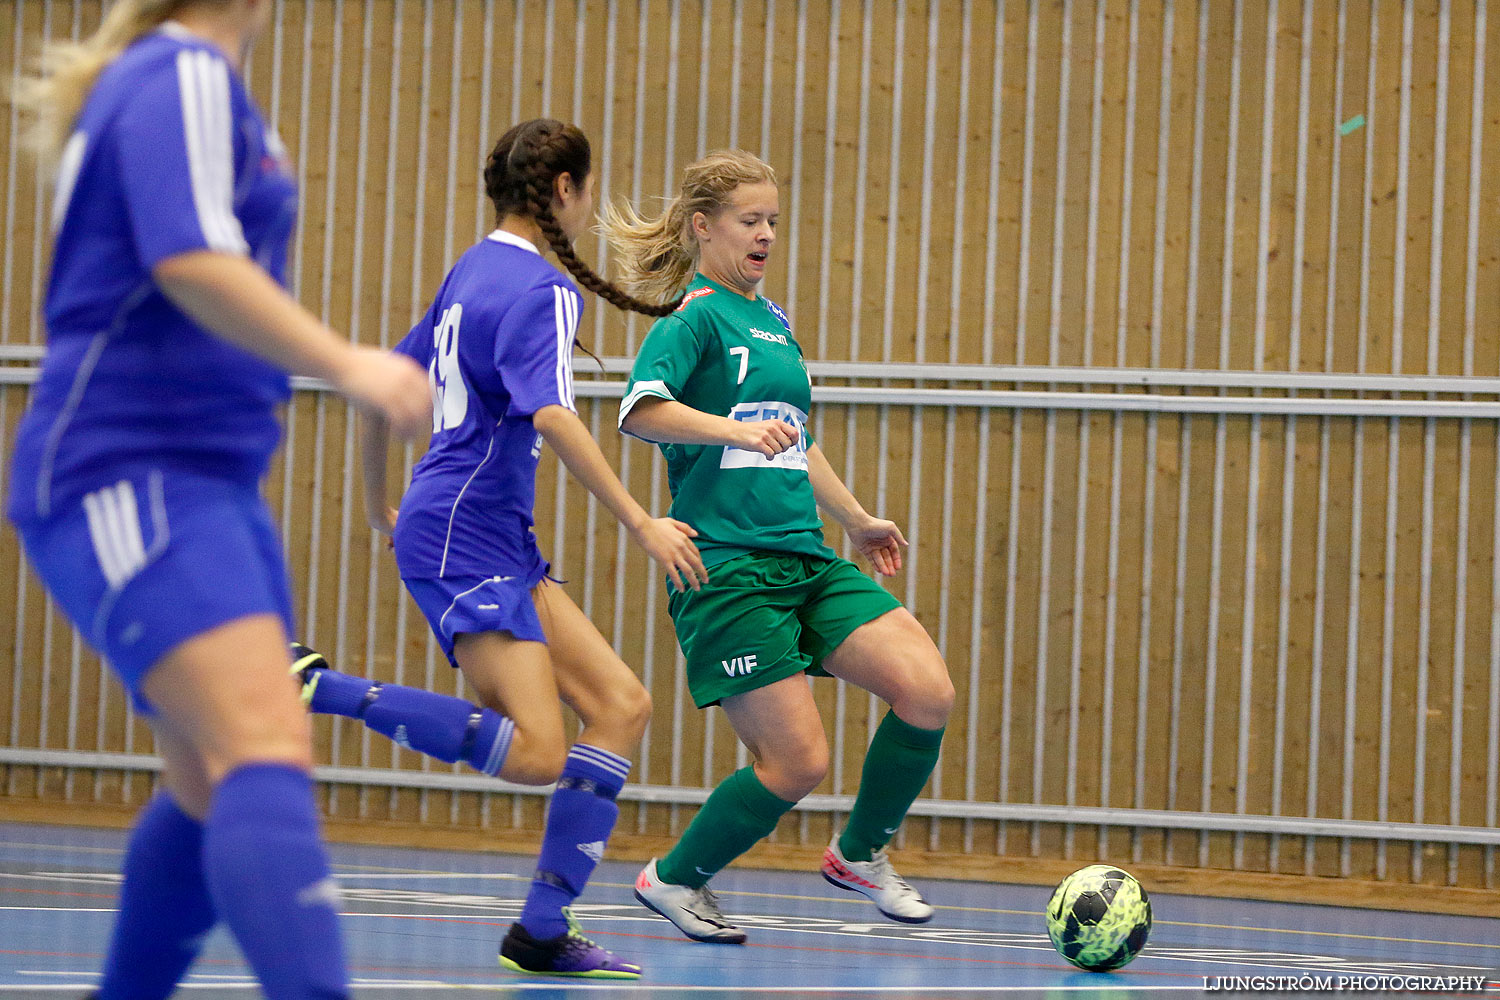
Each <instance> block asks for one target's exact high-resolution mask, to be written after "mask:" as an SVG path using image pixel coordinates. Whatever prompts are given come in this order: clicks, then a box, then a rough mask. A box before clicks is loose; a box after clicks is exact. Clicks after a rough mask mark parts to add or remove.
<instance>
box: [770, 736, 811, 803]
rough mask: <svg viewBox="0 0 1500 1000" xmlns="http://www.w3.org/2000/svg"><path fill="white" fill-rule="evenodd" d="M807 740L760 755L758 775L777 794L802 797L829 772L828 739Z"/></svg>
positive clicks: (793, 799)
mask: <svg viewBox="0 0 1500 1000" xmlns="http://www.w3.org/2000/svg"><path fill="white" fill-rule="evenodd" d="M821 736H822V734H821V732H820V733H819V738H818V739H816V740H803V741H800V742H799V743H798V745H797V746H796V747H795V748H793V749H790V750H788V749H784V748H783V749H780V750H778V751H777V752H775V753H768V754H766V755H765V756H761V757H759V758H758V759H757V761H756V763H757V765H758V766H757V767H756V769H755V770H756V776H757V777H759V778H760V783H761V784H763V785H765V786H766V789H767V790H768V791H769V792H771V793H772V794H773V795H776V796H778V797H779V798H782V799H785V800H786V801H788V802H798V801H801V800H802V799H803V798H805V797H806V796H808V795H810V794H812V791H813V789H815V788H817V787H818V786H819V785H820V784H822V783H823V779H824V778H825V777H827V776H828V742H827V741H826V740H824V739H822V738H821Z"/></svg>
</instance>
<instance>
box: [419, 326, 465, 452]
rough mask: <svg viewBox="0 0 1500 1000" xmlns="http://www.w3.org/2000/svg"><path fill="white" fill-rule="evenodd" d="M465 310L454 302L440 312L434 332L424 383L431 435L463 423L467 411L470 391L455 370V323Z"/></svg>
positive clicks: (456, 328)
mask: <svg viewBox="0 0 1500 1000" xmlns="http://www.w3.org/2000/svg"><path fill="white" fill-rule="evenodd" d="M463 315H464V307H463V306H462V305H461V304H459V303H457V302H455V303H453V305H451V306H449V307H448V308H447V309H444V310H443V318H442V319H440V320H439V321H438V325H437V329H436V330H434V331H433V335H432V336H433V345H432V364H430V365H428V367H427V382H428V385H430V386H431V387H432V432H433V433H434V434H436V433H438V432H439V431H445V430H451V429H453V428H454V427H457V426H458V425H459V424H461V423H463V422H464V417H465V416H466V415H468V412H469V390H468V387H466V386H465V385H464V376H463V372H461V371H460V370H459V367H458V323H459V320H461V319H463Z"/></svg>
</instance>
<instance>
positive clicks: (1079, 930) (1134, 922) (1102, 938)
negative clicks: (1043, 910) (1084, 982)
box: [1047, 865, 1151, 972]
mask: <svg viewBox="0 0 1500 1000" xmlns="http://www.w3.org/2000/svg"><path fill="white" fill-rule="evenodd" d="M1150 934H1151V900H1150V899H1149V898H1148V897H1147V895H1146V890H1145V889H1144V888H1142V887H1141V884H1140V883H1139V882H1137V881H1136V880H1135V878H1134V877H1132V876H1131V875H1130V874H1129V873H1128V872H1124V871H1121V870H1120V869H1118V868H1116V867H1114V866H1113V865H1089V866H1088V867H1087V868H1080V869H1079V870H1078V871H1076V872H1074V873H1073V874H1071V875H1069V876H1068V877H1067V878H1065V879H1063V880H1062V881H1061V882H1059V883H1058V884H1057V889H1056V891H1054V892H1053V893H1052V901H1051V902H1049V903H1048V904H1047V936H1048V937H1050V938H1051V939H1052V944H1053V947H1055V948H1056V949H1057V951H1058V954H1060V955H1062V957H1063V958H1066V959H1067V960H1068V961H1069V962H1072V963H1073V964H1074V965H1076V966H1078V967H1079V968H1080V969H1087V970H1088V971H1089V972H1107V971H1109V970H1110V969H1118V968H1120V967H1122V966H1124V965H1126V964H1128V963H1129V962H1130V960H1131V959H1133V958H1135V956H1136V955H1138V954H1140V951H1141V949H1142V948H1144V947H1145V946H1146V938H1147V937H1148V936H1149V935H1150Z"/></svg>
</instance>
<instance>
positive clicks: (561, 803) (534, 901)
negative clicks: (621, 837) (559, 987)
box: [521, 743, 630, 938]
mask: <svg viewBox="0 0 1500 1000" xmlns="http://www.w3.org/2000/svg"><path fill="white" fill-rule="evenodd" d="M629 773H630V761H628V760H626V759H625V758H624V757H621V756H619V755H618V754H613V753H610V752H609V751H608V750H600V749H599V748H598V747H593V746H589V745H588V744H586V743H578V744H575V745H574V747H573V749H572V750H571V751H569V752H568V762H567V764H566V765H564V767H563V771H562V777H560V778H558V779H557V790H556V791H554V792H553V793H552V801H551V802H550V803H549V804H548V806H547V829H546V832H545V833H543V835H542V854H541V857H540V858H538V859H537V865H536V875H535V876H533V877H532V880H531V891H530V892H529V893H527V895H526V905H525V906H524V907H523V908H522V909H521V926H522V927H524V928H526V930H527V932H528V933H530V934H531V936H532V937H534V938H551V937H557V935H559V934H566V933H567V930H568V922H567V919H566V918H564V917H563V915H562V908H563V907H564V906H567V905H568V904H569V903H571V902H573V900H575V899H577V898H578V897H579V895H580V894H581V893H582V892H583V887H584V886H585V885H587V884H588V881H589V876H590V875H592V874H593V873H594V867H595V866H596V865H597V864H598V863H599V859H600V858H601V857H603V855H604V845H605V843H607V842H608V841H609V835H610V833H611V832H612V831H613V830H614V828H615V819H616V817H618V816H619V815H620V807H619V806H617V805H615V796H616V795H618V794H620V789H621V788H622V787H624V785H625V777H626V775H628V774H629Z"/></svg>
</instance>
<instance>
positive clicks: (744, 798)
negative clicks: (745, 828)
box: [724, 766, 797, 825]
mask: <svg viewBox="0 0 1500 1000" xmlns="http://www.w3.org/2000/svg"><path fill="white" fill-rule="evenodd" d="M724 783H725V784H726V785H728V786H729V787H730V788H732V789H733V790H734V792H735V794H736V795H738V796H739V799H740V802H741V803H743V804H744V806H745V808H746V809H747V810H749V812H750V814H751V815H753V816H754V817H755V818H756V819H758V820H760V821H761V822H763V823H766V824H768V825H774V824H775V823H776V821H777V820H779V819H781V817H783V816H785V815H786V814H787V812H789V811H790V810H791V808H792V806H794V805H796V804H797V803H795V802H788V801H787V800H786V799H783V798H782V797H781V796H779V795H777V794H776V793H774V792H772V791H771V790H770V789H769V788H767V787H766V786H765V785H763V784H761V780H760V778H758V777H757V776H756V774H755V768H754V767H748V766H747V767H742V768H740V769H739V770H738V771H736V772H734V773H733V774H731V775H730V776H729V777H728V778H727V779H725V782H724Z"/></svg>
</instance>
